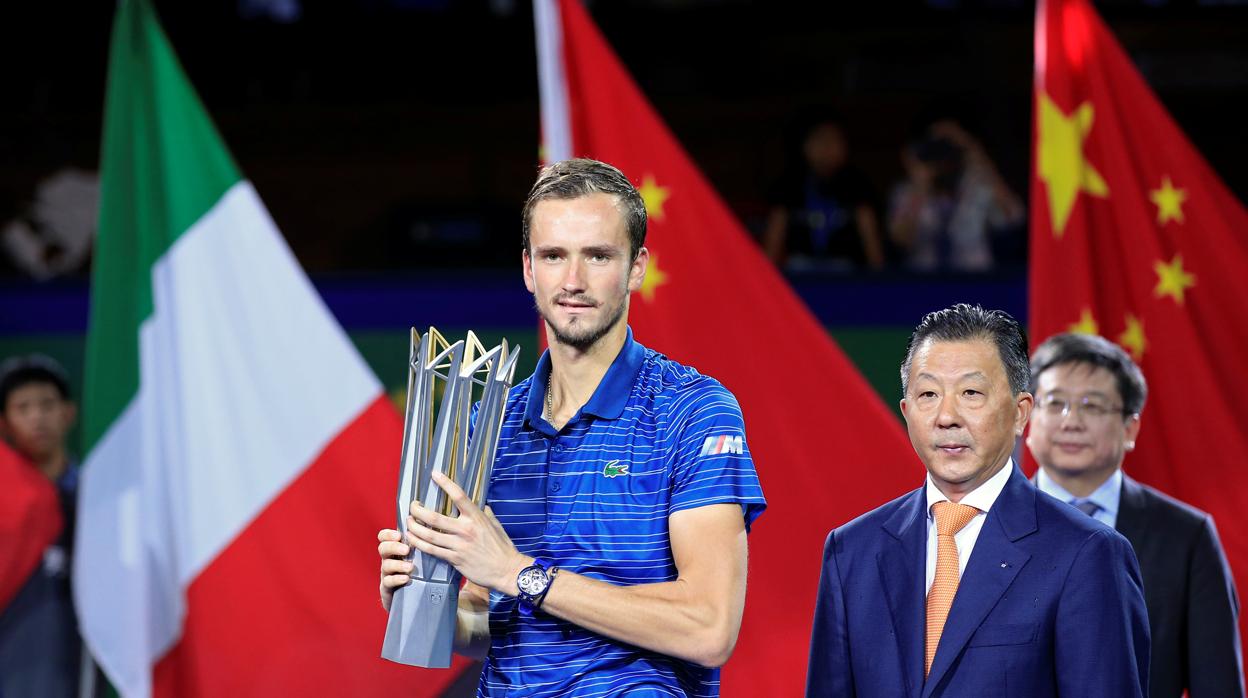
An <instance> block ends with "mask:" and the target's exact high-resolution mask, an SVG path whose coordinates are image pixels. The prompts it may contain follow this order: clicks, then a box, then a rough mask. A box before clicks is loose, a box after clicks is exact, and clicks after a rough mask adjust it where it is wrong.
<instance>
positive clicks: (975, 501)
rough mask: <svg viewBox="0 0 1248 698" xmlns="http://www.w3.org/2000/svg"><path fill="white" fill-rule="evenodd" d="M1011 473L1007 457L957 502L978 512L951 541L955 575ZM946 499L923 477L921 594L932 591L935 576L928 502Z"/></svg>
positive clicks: (932, 518) (962, 568) (933, 533)
mask: <svg viewBox="0 0 1248 698" xmlns="http://www.w3.org/2000/svg"><path fill="white" fill-rule="evenodd" d="M1013 472H1014V460H1013V459H1010V460H1009V461H1007V462H1006V464H1005V467H1004V468H1001V470H999V471H997V474H996V475H993V476H992V477H990V478H988V480H987V481H986V482H985V483H984V484H982V485H980V486H979V487H976V488H975V489H973V490H971V491H970V492H968V493H967V494H966V495H965V496H964V497H962V500H961V501H959V502H958V504H965V505H967V506H972V507H975V508H976V509H979V513H978V514H976V515H975V518H973V519H971V522H970V523H968V524H967V525H966V526H965V527H964V528H963V529H962V530H961V531H958V532H957V533H956V534H954V536H953V542H954V543H957V545H958V578H959V579H960V578H961V577H962V573H963V572H964V571H965V570H966V561H967V560H969V559H971V551H972V550H974V549H975V541H977V540H979V532H980V530H981V529H983V527H984V520H985V519H987V518H988V510H989V509H991V508H992V505H993V502H996V501H997V497H999V496H1000V495H1001V490H1003V489H1005V483H1006V481H1008V480H1009V479H1010V474H1011V473H1013ZM947 501H949V498H948V497H946V496H945V494H944V493H943V492H941V491H940V490H939V489H938V488H937V487H936V483H934V482H932V476H931V474H930V473H929V474H928V476H927V585H926V586H924V587H923V589H924V592H923V593H924V594H925V595H926V594H927V592H929V591H931V590H932V580H933V579H935V578H936V518H935V515H934V514H933V513H932V505H933V504H935V503H936V502H947Z"/></svg>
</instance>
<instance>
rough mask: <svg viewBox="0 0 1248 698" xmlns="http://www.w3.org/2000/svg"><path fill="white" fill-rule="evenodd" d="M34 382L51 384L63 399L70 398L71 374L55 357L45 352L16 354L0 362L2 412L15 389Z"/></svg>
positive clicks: (0, 403) (0, 408) (0, 401)
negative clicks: (46, 354) (24, 354)
mask: <svg viewBox="0 0 1248 698" xmlns="http://www.w3.org/2000/svg"><path fill="white" fill-rule="evenodd" d="M32 383H44V384H50V385H52V386H54V387H55V388H56V391H57V392H58V393H60V394H61V399H62V400H69V399H70V393H69V374H67V373H66V372H65V369H64V367H62V366H61V365H60V364H59V363H57V362H56V360H55V359H53V358H52V357H50V356H44V355H43V354H29V355H27V356H14V357H11V358H8V359H5V361H4V363H0V412H3V411H4V410H5V409H7V408H8V405H9V396H10V395H12V394H13V392H14V391H15V390H17V389H18V388H24V387H26V386H28V385H30V384H32Z"/></svg>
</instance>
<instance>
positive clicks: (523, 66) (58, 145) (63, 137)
mask: <svg viewBox="0 0 1248 698" xmlns="http://www.w3.org/2000/svg"><path fill="white" fill-rule="evenodd" d="M155 5H156V8H157V10H158V13H159V15H160V17H161V20H162V22H163V24H164V26H165V28H166V31H167V32H168V34H169V35H170V38H171V39H172V42H173V44H174V46H175V49H176V50H177V52H178V54H179V55H180V57H181V60H182V62H183V65H184V67H185V69H186V70H187V72H188V74H189V75H190V78H191V80H192V82H193V83H194V84H195V86H196V88H197V89H198V90H199V92H200V94H201V96H202V97H203V100H204V102H205V103H206V105H207V107H208V109H209V112H210V113H211V114H212V116H213V118H214V119H215V120H216V123H217V124H218V126H219V128H220V129H221V131H222V133H223V135H224V137H225V140H226V142H227V144H228V145H229V147H230V149H231V150H232V152H233V153H234V155H235V157H236V159H237V160H238V162H239V164H240V166H241V167H242V169H243V172H244V173H245V175H246V176H248V177H249V178H250V179H252V180H253V181H254V182H255V184H256V187H257V189H258V190H259V192H260V194H261V196H262V197H263V198H264V200H265V201H266V203H267V204H268V206H269V208H270V210H271V212H272V214H273V216H274V217H275V218H276V220H277V223H278V226H279V228H280V229H281V230H282V232H283V234H284V235H285V236H286V238H287V239H288V240H289V241H290V243H291V245H292V247H293V248H294V250H295V252H296V254H297V255H298V257H299V259H300V261H301V262H302V263H303V264H304V266H305V267H306V268H307V269H308V270H309V271H310V272H311V273H313V274H314V275H316V274H319V275H323V274H325V273H332V272H340V271H356V272H358V271H374V270H376V271H381V270H400V269H411V268H420V267H428V266H435V265H436V266H439V267H446V266H510V265H511V264H514V261H515V260H514V257H515V253H516V252H518V246H519V241H518V234H517V233H518V226H517V222H518V211H519V208H520V202H521V200H522V199H523V197H524V194H525V192H526V191H527V188H528V185H529V184H530V183H531V181H532V178H533V175H534V174H535V171H536V167H537V161H538V137H539V127H538V98H537V78H536V58H535V55H534V44H533V28H532V8H531V6H530V5H529V3H527V2H510V1H507V0H491V1H486V0H480V1H477V2H453V1H450V0H446V1H444V2H437V1H434V0H427V1H420V0H388V1H383V0H341V1H339V2H320V1H315V0H313V1H308V2H303V3H301V4H299V5H298V6H297V9H298V17H297V18H296V19H294V20H293V21H281V20H277V19H274V18H273V16H272V13H266V12H264V11H263V7H262V6H261V5H260V4H259V3H258V0H250V1H239V0H234V1H233V2H189V3H188V2H184V1H183V2H172V1H169V2H156V3H155ZM864 6H865V7H864ZM589 7H590V10H591V12H592V14H593V16H594V18H595V20H596V21H597V23H598V25H599V26H600V27H601V28H602V30H603V32H604V33H605V34H606V36H607V38H608V40H609V41H610V42H611V43H612V45H613V46H614V47H615V48H616V50H617V51H618V53H619V54H620V56H621V58H622V59H623V61H624V63H625V64H626V65H627V66H628V68H629V69H630V70H631V72H632V74H633V75H634V77H635V78H636V79H637V81H638V82H639V84H640V85H641V87H642V89H643V90H644V91H645V93H646V94H647V95H648V96H649V97H650V98H651V99H652V100H653V102H654V103H655V105H656V107H657V108H658V110H659V112H660V114H662V116H663V117H664V118H665V119H666V121H667V123H668V124H669V126H670V127H671V128H672V129H673V131H674V132H675V133H676V135H677V137H678V138H679V139H680V140H681V142H682V143H683V144H684V145H685V147H686V148H687V149H688V150H689V152H690V153H691V155H692V156H693V158H694V160H695V161H696V162H697V163H698V164H699V165H700V166H701V167H702V168H703V170H704V171H705V172H706V174H707V175H708V176H709V178H710V180H711V181H712V182H713V183H714V185H715V186H716V187H717V188H718V190H719V191H720V192H721V193H722V194H723V195H724V197H725V198H726V199H727V201H728V203H729V205H730V206H731V207H732V208H733V209H734V210H736V211H737V212H738V214H739V215H740V216H741V218H742V219H743V220H744V221H745V222H746V224H747V225H748V226H749V227H750V228H751V229H752V230H754V231H756V232H757V231H758V230H759V229H760V228H761V225H762V218H763V216H764V215H765V213H766V210H767V203H768V202H767V192H768V189H769V187H770V186H771V184H772V182H773V180H774V179H775V178H776V177H777V176H778V175H779V174H780V172H781V169H782V167H783V165H784V148H783V142H784V133H785V128H786V124H787V123H788V122H789V121H790V119H791V117H792V115H793V114H794V113H795V112H796V111H798V110H799V109H800V108H802V107H804V106H809V105H812V104H831V105H835V106H836V107H837V108H838V109H839V110H840V111H841V112H842V113H843V114H844V115H845V119H846V124H847V129H848V132H849V136H850V141H851V147H852V153H853V154H852V157H853V159H854V160H855V161H856V162H857V164H858V165H859V166H860V167H861V168H862V169H863V170H864V171H865V172H866V173H867V175H868V176H869V177H870V178H871V180H872V183H873V184H874V186H875V187H876V188H877V189H878V190H879V191H880V192H881V194H883V193H885V192H887V190H888V188H889V187H890V186H891V185H892V184H893V182H895V181H896V180H897V179H898V178H900V177H901V175H902V170H901V165H900V161H899V159H898V153H899V150H900V148H901V147H902V145H903V144H904V143H905V142H906V141H907V140H908V139H909V138H910V137H911V136H912V133H913V131H914V129H915V126H916V123H917V122H918V120H920V119H922V118H923V117H924V116H926V115H931V114H935V113H952V114H955V115H958V116H959V117H960V118H961V119H962V120H963V121H964V122H965V123H966V124H967V125H968V126H969V127H970V129H971V130H972V131H973V132H974V133H976V134H977V135H978V136H979V137H980V138H981V139H982V140H983V142H984V143H985V145H986V147H987V149H988V152H989V153H990V154H991V155H992V156H993V158H994V159H995V160H996V161H997V163H998V164H999V166H1000V168H1001V170H1002V172H1003V173H1004V174H1005V176H1006V178H1007V180H1008V181H1009V182H1010V183H1011V184H1012V185H1013V187H1014V188H1015V190H1016V191H1018V192H1019V193H1020V194H1022V195H1024V196H1026V193H1027V188H1028V185H1027V173H1028V157H1029V150H1030V144H1029V137H1030V109H1031V89H1032V82H1031V81H1032V76H1031V69H1032V22H1033V14H1034V6H1033V5H1032V4H1030V3H1020V2H956V1H945V2H940V1H929V2H890V3H864V4H837V5H835V6H827V4H824V3H820V4H806V3H762V2H733V1H719V2H713V1H710V0H684V1H680V0H668V1H666V2H664V1H659V0H650V1H643V0H632V1H617V2H594V3H590V5H589ZM114 8H115V5H114V4H113V3H110V2H99V3H65V2H37V3H23V4H18V3H8V4H6V5H5V7H4V9H3V10H0V13H3V20H2V21H3V26H4V27H5V29H6V30H7V31H6V32H5V35H6V37H5V41H4V42H2V43H3V48H2V49H0V51H3V53H0V60H2V65H3V66H4V68H3V69H2V70H3V85H2V86H0V90H3V94H4V108H3V109H0V162H2V163H3V168H0V221H3V220H8V219H10V218H12V217H14V216H16V215H21V213H22V211H23V210H24V208H25V207H26V206H28V204H29V200H30V198H31V196H32V194H33V192H34V187H35V184H36V183H37V182H38V180H39V179H40V178H42V177H45V176H46V175H48V174H49V173H51V172H53V171H54V170H56V169H57V168H59V167H62V166H64V165H67V164H72V165H75V166H78V167H83V168H87V169H95V168H96V167H97V166H98V152H99V134H100V129H101V124H100V120H101V112H102V104H103V95H104V79H105V72H106V66H107V51H108V39H109V33H110V30H111V23H112V12H113V9H114ZM257 8H260V9H257ZM1097 8H1098V10H1099V11H1100V13H1101V14H1102V16H1103V17H1104V18H1105V19H1106V21H1107V22H1108V23H1109V25H1110V27H1111V28H1112V30H1113V31H1114V33H1115V34H1116V35H1117V36H1118V38H1119V40H1120V41H1121V43H1122V44H1123V45H1124V47H1125V48H1126V50H1127V52H1128V53H1129V54H1130V55H1131V57H1132V58H1133V59H1134V61H1135V62H1136V65H1137V66H1139V68H1140V69H1141V71H1142V72H1143V74H1144V77H1145V79H1146V80H1147V81H1148V82H1149V84H1150V85H1152V86H1153V88H1154V89H1155V90H1156V91H1157V92H1158V94H1159V96H1160V97H1161V99H1162V101H1163V102H1164V103H1165V105H1166V107H1167V108H1168V109H1169V110H1170V111H1171V113H1172V114H1173V115H1174V117H1175V118H1176V119H1177V120H1178V122H1179V123H1180V125H1181V126H1182V127H1183V129H1184V130H1185V131H1186V133H1187V134H1188V136H1189V137H1190V138H1191V139H1192V140H1193V141H1194V142H1195V144H1196V146H1197V147H1198V148H1199V149H1200V150H1201V152H1203V153H1204V155H1205V156H1206V157H1207V158H1208V160H1209V161H1210V163H1211V164H1212V165H1213V167H1214V169H1215V170H1216V171H1217V172H1218V173H1219V174H1221V176H1222V177H1223V178H1224V180H1225V181H1226V183H1227V184H1228V185H1229V186H1230V188H1231V189H1232V190H1233V191H1235V192H1236V193H1237V194H1238V195H1239V196H1240V198H1241V200H1242V199H1244V198H1245V194H1246V193H1248V141H1246V139H1245V138H1244V137H1243V136H1242V133H1241V132H1242V128H1243V127H1242V125H1241V124H1242V122H1243V120H1244V115H1245V114H1246V113H1248V89H1245V88H1246V87H1248V51H1246V50H1245V47H1248V6H1245V5H1241V4H1217V3H1215V4H1202V3H1191V2H1155V3H1146V2H1110V3H1097ZM1015 272H1016V273H1017V274H1018V275H1020V277H1021V275H1022V274H1023V273H1024V271H1023V269H1022V268H1021V267H1020V268H1018V269H1016V270H1015ZM0 273H6V274H8V275H10V276H12V275H13V274H15V272H14V271H13V270H12V269H9V270H7V271H5V272H0Z"/></svg>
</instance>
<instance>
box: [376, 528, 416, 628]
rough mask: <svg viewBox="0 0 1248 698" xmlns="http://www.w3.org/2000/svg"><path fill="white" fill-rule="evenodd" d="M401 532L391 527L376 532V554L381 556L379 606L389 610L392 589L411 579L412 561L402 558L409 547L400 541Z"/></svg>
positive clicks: (405, 555) (392, 593)
mask: <svg viewBox="0 0 1248 698" xmlns="http://www.w3.org/2000/svg"><path fill="white" fill-rule="evenodd" d="M402 540H403V534H401V533H399V532H398V531H396V530H394V529H392V528H383V529H381V530H380V531H378V532H377V554H378V555H380V556H381V606H382V608H384V609H386V610H387V611H389V610H390V602H391V601H392V600H393V599H394V590H395V589H398V588H399V587H401V586H404V585H406V584H407V583H408V582H409V581H411V577H409V576H408V573H409V572H411V571H412V563H410V562H408V561H407V560H405V559H403V558H405V557H407V554H408V552H409V551H410V550H411V548H409V547H407V546H406V545H404V544H403V543H402Z"/></svg>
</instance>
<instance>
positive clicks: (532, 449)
mask: <svg viewBox="0 0 1248 698" xmlns="http://www.w3.org/2000/svg"><path fill="white" fill-rule="evenodd" d="M522 225H523V235H522V240H523V248H522V253H521V254H522V261H523V264H524V281H525V285H526V286H527V287H528V289H529V291H531V292H532V293H533V297H534V300H535V301H536V305H537V309H538V312H539V313H540V314H541V316H542V319H543V321H544V323H545V329H546V339H547V342H548V344H549V346H550V349H549V350H548V351H547V352H546V353H545V354H543V355H542V357H541V358H540V359H539V360H538V364H537V369H536V371H535V372H534V374H533V375H532V376H531V377H529V378H527V379H525V380H524V381H522V382H520V383H519V384H517V385H516V386H515V387H514V388H513V389H512V391H511V393H510V395H509V396H508V401H507V411H506V417H505V418H504V422H503V426H502V430H501V432H500V436H499V445H498V453H497V456H496V459H495V464H494V470H493V474H492V476H491V480H490V489H489V500H490V506H489V507H487V508H486V509H485V510H484V511H482V510H479V509H478V508H477V507H475V506H473V505H472V503H471V502H470V501H468V500H467V499H465V498H464V497H463V493H462V491H460V489H459V488H458V487H456V486H455V485H454V484H453V483H449V482H448V481H447V480H446V479H445V478H439V477H437V476H435V482H437V483H438V485H439V486H441V487H442V488H443V489H445V490H446V491H447V492H448V493H449V494H450V495H451V498H452V500H453V501H454V502H455V504H456V506H457V507H458V508H459V510H460V511H461V512H462V513H461V515H460V516H459V517H457V518H450V517H446V516H441V515H439V514H436V513H434V512H430V511H427V510H425V509H422V508H421V507H420V506H419V505H414V506H413V508H412V518H409V520H408V526H407V529H408V530H407V537H406V541H407V543H408V544H411V545H414V546H416V547H417V548H418V549H420V550H421V551H423V552H426V553H431V554H433V555H435V556H438V557H440V558H442V559H445V560H448V561H450V562H451V563H452V564H454V565H455V567H456V569H458V570H459V571H460V572H461V573H463V576H464V577H465V579H466V580H467V584H466V586H465V590H464V591H463V592H462V593H461V595H460V613H459V624H458V628H457V636H456V643H457V650H459V651H461V652H463V653H465V654H468V655H470V656H482V655H484V657H485V667H484V669H483V671H482V674H481V681H480V684H479V694H480V695H486V696H492V695H499V696H502V695H506V696H623V695H628V696H717V695H719V670H718V668H717V667H719V666H720V665H722V664H723V663H724V662H725V661H727V659H728V656H729V655H730V654H731V652H732V649H733V645H734V644H735V642H736V638H737V631H738V630H739V629H740V625H741V615H742V611H743V609H744V604H745V571H746V532H747V531H748V529H749V527H750V524H751V523H752V522H753V521H754V519H755V518H756V517H757V516H758V515H759V514H760V513H761V512H762V510H763V508H764V506H765V502H764V500H763V496H762V490H761V488H760V487H759V483H758V477H757V475H756V474H755V471H754V464H753V461H752V460H751V458H750V453H749V449H748V447H747V444H746V442H745V438H744V437H745V427H744V422H743V420H742V417H741V410H740V407H739V406H738V405H737V402H736V400H735V399H734V398H733V396H732V394H731V393H729V392H728V391H727V390H726V389H725V388H724V387H723V386H722V385H720V384H719V383H718V382H717V381H715V380H714V379H712V378H709V377H707V376H703V375H701V374H699V373H698V372H697V371H695V370H694V369H692V368H688V367H686V366H682V365H680V364H678V363H676V362H674V361H672V360H670V359H668V358H666V357H664V356H662V355H661V354H658V353H656V352H654V351H652V350H650V349H646V348H645V347H643V346H642V345H640V344H638V343H637V342H636V341H635V340H633V337H632V332H631V330H629V328H628V324H627V320H628V307H629V294H630V293H631V292H632V291H636V290H637V289H639V288H640V287H641V282H642V279H643V278H644V276H645V273H646V264H647V261H648V260H649V252H648V251H647V250H646V248H645V246H644V245H645V233H646V210H645V206H644V204H643V202H642V199H641V196H640V194H639V193H638V192H637V190H636V188H635V187H634V186H633V185H632V184H631V183H630V182H629V181H628V178H627V177H625V176H624V174H623V173H621V172H620V171H619V170H617V169H616V168H614V167H612V166H610V165H608V164H606V163H602V162H597V161H594V160H583V159H578V160H567V161H563V162H559V163H555V164H553V165H551V166H549V167H547V168H545V169H544V170H542V173H541V175H540V176H539V177H538V180H537V182H536V183H535V184H534V185H533V189H532V190H531V191H530V192H529V197H528V200H527V201H526V203H525V206H524V215H523V221H522ZM378 538H379V539H380V545H379V546H378V552H379V553H380V554H381V556H382V558H383V559H382V565H381V574H382V580H381V594H382V603H383V605H387V606H388V604H389V601H390V599H391V596H392V594H393V590H394V589H395V588H397V587H400V586H402V585H404V584H407V583H408V576H407V573H408V572H409V571H411V564H410V563H408V562H405V561H404V560H402V556H404V555H406V553H407V552H408V550H409V548H408V546H407V544H404V543H402V542H400V541H401V538H400V535H399V532H398V531H388V530H386V531H381V532H380V533H379V534H378ZM522 577H523V581H524V584H523V585H522V584H521V583H520V581H521V578H522Z"/></svg>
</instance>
